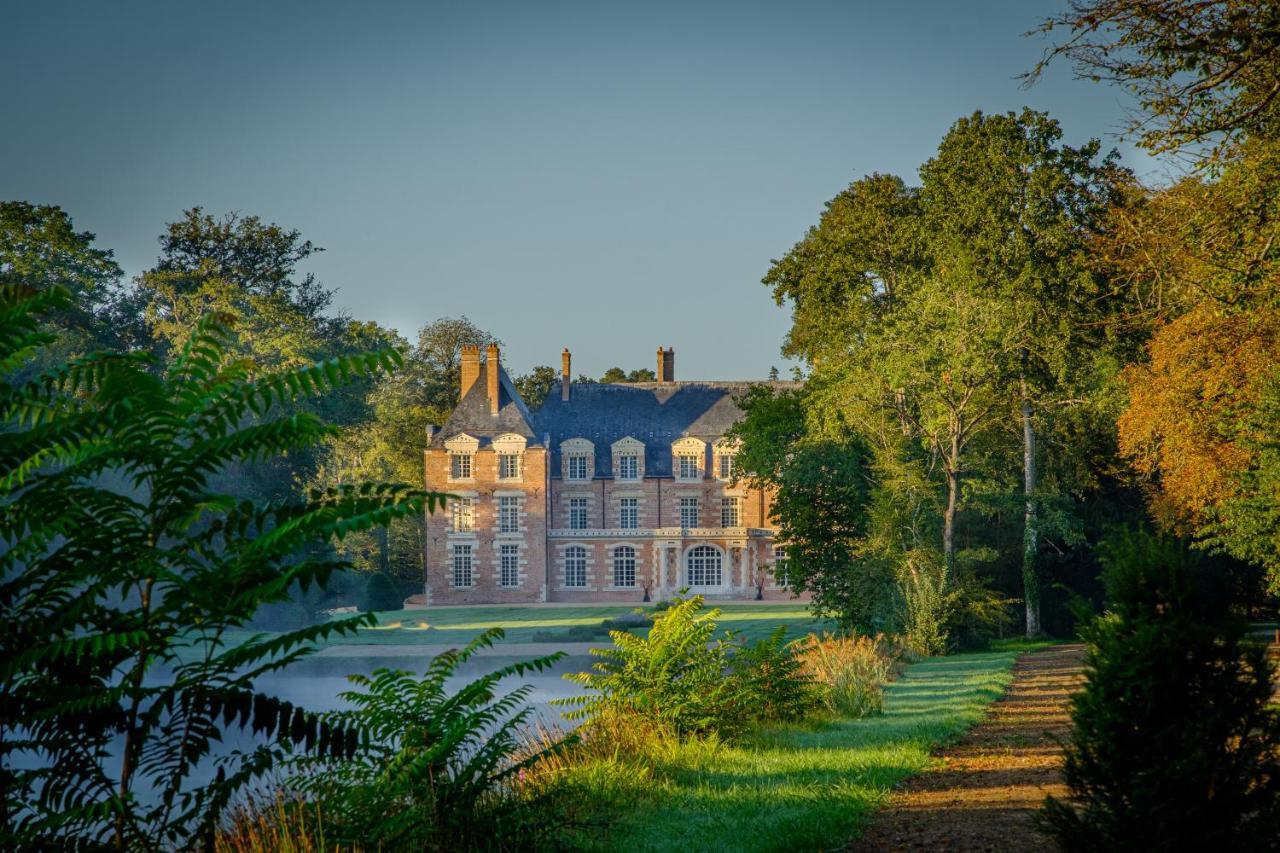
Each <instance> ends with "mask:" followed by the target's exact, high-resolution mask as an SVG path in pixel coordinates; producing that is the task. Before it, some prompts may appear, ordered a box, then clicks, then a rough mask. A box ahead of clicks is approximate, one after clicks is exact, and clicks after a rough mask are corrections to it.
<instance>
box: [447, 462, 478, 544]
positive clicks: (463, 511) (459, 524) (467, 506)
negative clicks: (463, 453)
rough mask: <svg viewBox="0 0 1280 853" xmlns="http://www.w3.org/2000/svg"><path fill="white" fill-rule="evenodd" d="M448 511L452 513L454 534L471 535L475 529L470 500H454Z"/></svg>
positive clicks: (473, 505) (473, 504) (473, 510)
mask: <svg viewBox="0 0 1280 853" xmlns="http://www.w3.org/2000/svg"><path fill="white" fill-rule="evenodd" d="M454 458H455V459H456V458H457V457H454ZM449 509H450V510H451V511H452V516H453V532H454V533H471V532H473V531H474V530H475V529H476V505H475V503H474V502H473V501H472V500H471V498H454V499H453V500H452V501H450V503H449Z"/></svg>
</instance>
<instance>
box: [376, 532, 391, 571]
mask: <svg viewBox="0 0 1280 853" xmlns="http://www.w3.org/2000/svg"><path fill="white" fill-rule="evenodd" d="M377 537H378V570H379V571H382V572H386V573H390V571H391V542H390V538H391V537H390V531H389V529H388V528H387V527H386V526H383V527H379V528H378V529H377Z"/></svg>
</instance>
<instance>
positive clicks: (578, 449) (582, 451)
mask: <svg viewBox="0 0 1280 853" xmlns="http://www.w3.org/2000/svg"><path fill="white" fill-rule="evenodd" d="M595 449H596V446H595V445H594V444H592V443H591V442H590V441H587V439H585V438H570V439H566V440H564V441H562V442H560V452H561V453H566V454H572V455H574V456H578V455H587V454H590V453H594V452H595Z"/></svg>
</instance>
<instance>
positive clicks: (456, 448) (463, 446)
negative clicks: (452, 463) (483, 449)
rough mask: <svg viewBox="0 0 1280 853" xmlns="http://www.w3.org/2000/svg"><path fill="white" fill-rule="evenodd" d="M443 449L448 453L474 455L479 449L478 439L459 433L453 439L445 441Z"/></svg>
mask: <svg viewBox="0 0 1280 853" xmlns="http://www.w3.org/2000/svg"><path fill="white" fill-rule="evenodd" d="M444 449H445V450H447V451H449V452H450V453H475V452H476V451H477V450H479V449H480V439H478V438H476V437H475V436H474V435H467V434H466V433H465V432H460V433H458V434H457V435H455V436H454V437H453V438H450V439H446V440H445V443H444Z"/></svg>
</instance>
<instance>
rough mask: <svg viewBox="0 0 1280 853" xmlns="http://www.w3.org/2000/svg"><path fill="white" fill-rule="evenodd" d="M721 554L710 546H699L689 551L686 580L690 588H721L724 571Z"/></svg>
mask: <svg viewBox="0 0 1280 853" xmlns="http://www.w3.org/2000/svg"><path fill="white" fill-rule="evenodd" d="M721 563H722V561H721V558H720V552H719V551H717V550H716V549H715V548H712V547H711V546H710V545H699V546H698V547H696V548H693V549H691V550H690V551H689V556H688V558H687V568H686V569H685V580H686V581H687V582H688V584H689V586H720V585H722V584H723V583H724V569H723V567H722V565H721Z"/></svg>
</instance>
